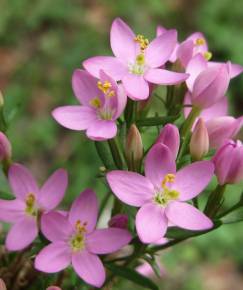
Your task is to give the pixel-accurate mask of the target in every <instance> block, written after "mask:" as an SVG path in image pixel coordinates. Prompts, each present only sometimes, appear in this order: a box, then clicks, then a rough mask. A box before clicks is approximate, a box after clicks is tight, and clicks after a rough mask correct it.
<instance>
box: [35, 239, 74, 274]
mask: <svg viewBox="0 0 243 290" xmlns="http://www.w3.org/2000/svg"><path fill="white" fill-rule="evenodd" d="M71 257H72V255H71V249H70V247H69V246H68V244H67V243H66V242H58V241H56V242H54V243H51V244H49V245H48V246H46V247H44V248H43V249H42V250H41V251H40V252H39V254H38V255H37V256H36V258H35V268H36V269H37V270H39V271H42V272H45V273H56V272H59V271H62V270H63V269H65V268H67V267H68V266H69V264H70V263H71Z"/></svg>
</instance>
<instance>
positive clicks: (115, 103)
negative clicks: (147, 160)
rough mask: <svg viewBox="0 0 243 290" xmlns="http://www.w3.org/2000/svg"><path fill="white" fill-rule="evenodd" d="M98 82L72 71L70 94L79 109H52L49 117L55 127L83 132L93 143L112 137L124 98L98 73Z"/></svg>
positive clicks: (106, 76)
mask: <svg viewBox="0 0 243 290" xmlns="http://www.w3.org/2000/svg"><path fill="white" fill-rule="evenodd" d="M99 78H100V79H99V80H98V79H96V78H94V77H93V76H91V75H90V74H89V73H88V72H86V71H84V70H75V72H74V74H73V78H72V85H73V91H74V93H75V95H76V97H77V99H78V101H79V102H80V103H81V106H80V105H79V106H77V105H76V106H63V107H59V108H56V109H55V110H54V111H53V112H52V115H53V117H54V118H55V119H56V121H57V122H58V123H60V124H61V125H62V126H64V127H66V128H69V129H71V130H86V135H87V137H88V138H90V139H92V140H96V141H101V140H106V139H111V138H113V137H115V136H116V133H117V126H116V119H117V118H118V117H119V116H120V115H121V114H122V113H123V110H124V108H125V106H126V101H127V97H126V94H125V92H124V89H123V87H122V86H121V85H117V84H116V82H115V81H114V80H113V79H112V78H111V77H110V76H109V75H107V74H106V73H105V72H104V71H102V70H101V71H99Z"/></svg>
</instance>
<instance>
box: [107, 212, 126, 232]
mask: <svg viewBox="0 0 243 290" xmlns="http://www.w3.org/2000/svg"><path fill="white" fill-rule="evenodd" d="M108 225H109V227H110V228H120V229H126V228H127V225H128V217H127V215H126V214H117V215H114V216H113V217H112V218H111V219H110V220H109V223H108Z"/></svg>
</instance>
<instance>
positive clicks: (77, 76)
mask: <svg viewBox="0 0 243 290" xmlns="http://www.w3.org/2000/svg"><path fill="white" fill-rule="evenodd" d="M97 81H98V80H97V79H96V78H94V77H93V76H92V75H90V74H89V73H88V72H87V71H85V70H81V69H76V70H75V71H74V73H73V76H72V87H73V91H74V94H75V96H76V97H77V99H78V100H79V101H80V103H81V104H83V105H85V106H90V100H92V99H93V98H97V97H98V98H100V99H102V98H103V94H102V92H101V90H99V89H98V87H97Z"/></svg>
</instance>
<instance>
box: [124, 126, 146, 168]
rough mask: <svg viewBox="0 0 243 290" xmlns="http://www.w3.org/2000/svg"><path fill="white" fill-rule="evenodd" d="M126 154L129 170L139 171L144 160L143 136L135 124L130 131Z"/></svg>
mask: <svg viewBox="0 0 243 290" xmlns="http://www.w3.org/2000/svg"><path fill="white" fill-rule="evenodd" d="M125 153H126V158H127V162H128V168H129V169H130V170H134V171H138V170H139V169H140V166H141V160H142V158H143V143H142V138H141V135H140V133H139V131H138V128H137V127H136V125H135V124H133V125H132V126H131V127H130V129H129V131H128V134H127V140H126V150H125Z"/></svg>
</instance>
